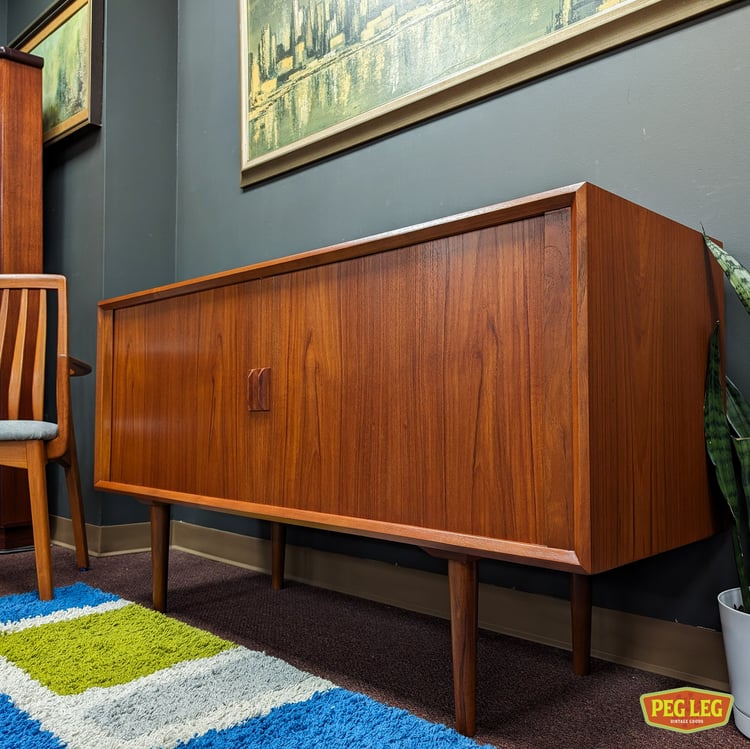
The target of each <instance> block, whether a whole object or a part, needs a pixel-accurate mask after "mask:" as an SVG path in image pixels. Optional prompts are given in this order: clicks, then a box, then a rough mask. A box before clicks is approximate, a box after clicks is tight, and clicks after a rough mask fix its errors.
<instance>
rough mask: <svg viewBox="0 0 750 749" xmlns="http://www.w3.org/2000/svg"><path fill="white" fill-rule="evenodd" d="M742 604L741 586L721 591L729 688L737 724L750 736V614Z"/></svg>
mask: <svg viewBox="0 0 750 749" xmlns="http://www.w3.org/2000/svg"><path fill="white" fill-rule="evenodd" d="M741 603H742V596H741V595H740V589H739V588H732V589H731V590H725V591H724V592H723V593H719V617H720V618H721V630H722V633H723V635H724V653H725V654H726V657H727V669H728V671H729V688H730V690H731V692H732V694H733V695H734V723H735V725H736V726H737V729H738V730H739V731H740V732H741V733H743V734H744V735H745V736H748V737H750V613H745V612H744V611H739V610H737V609H736V608H735V606H739V605H740V604H741Z"/></svg>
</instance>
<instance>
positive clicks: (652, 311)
mask: <svg viewBox="0 0 750 749" xmlns="http://www.w3.org/2000/svg"><path fill="white" fill-rule="evenodd" d="M722 314H723V285H722V279H721V273H720V271H719V270H718V267H717V266H716V265H715V264H714V263H713V261H712V260H710V259H709V257H708V255H707V253H706V252H705V251H704V248H703V242H702V238H701V235H700V234H699V233H698V232H696V231H694V230H691V229H689V228H686V227H684V226H681V225H679V224H677V223H675V222H673V221H670V220H668V219H665V218H663V217H661V216H658V215H657V214H655V213H652V212H650V211H648V210H646V209H644V208H641V207H639V206H637V205H635V204H633V203H630V202H628V201H625V200H623V199H621V198H618V197H616V196H614V195H612V194H611V193H608V192H605V191H603V190H601V189H599V188H597V187H594V186H593V185H590V184H588V183H583V184H580V185H573V186H571V187H566V188H562V189H559V190H554V191H550V192H547V193H542V194H540V195H536V196H531V197H529V198H524V199H520V200H516V201H511V202H508V203H503V204H500V205H497V206H492V207H489V208H485V209H482V210H479V211H473V212H469V213H466V214H462V215H459V216H454V217H451V218H448V219H444V220H440V221H435V222H431V223H428V224H423V225H420V226H417V227H412V228H409V229H405V230H402V231H397V232H390V233H387V234H383V235H380V236H377V237H372V238H368V239H364V240H358V241H355V242H349V243H346V244H341V245H337V246H334V247H331V248H326V249H323V250H318V251H314V252H308V253H304V254H300V255H295V256H292V257H290V258H284V259H280V260H274V261H270V262H266V263H260V264H257V265H254V266H249V267H246V268H241V269H238V270H236V271H229V272H224V273H218V274H214V275H212V276H206V277H203V278H200V279H195V280H192V281H185V282H181V283H177V284H171V285H169V286H164V287H160V288H157V289H151V290H148V291H144V292H141V293H136V294H130V295H127V296H122V297H118V298H116V299H110V300H106V301H103V302H101V303H100V305H99V341H98V343H99V348H98V362H97V418H96V464H95V483H96V486H97V487H98V488H100V489H107V490H111V491H115V492H122V493H127V494H131V495H134V496H137V497H141V498H143V499H146V500H147V501H153V502H157V503H158V505H157V506H158V507H163V506H168V504H170V503H178V504H188V505H198V506H201V507H206V508H209V509H215V510H220V511H225V512H232V513H238V514H243V515H252V516H255V517H260V518H265V519H268V520H271V521H272V522H274V523H297V524H302V525H308V526H313V527H319V528H327V529H333V530H341V531H346V532H350V533H356V534H362V535H366V536H372V537H377V538H385V539H391V540H396V541H404V542H407V543H413V544H416V545H418V546H420V547H423V548H425V549H428V550H431V551H432V552H435V553H439V554H445V555H447V556H449V558H451V559H452V560H453V561H452V562H451V569H452V570H453V572H452V574H451V578H452V580H455V581H457V582H455V584H454V583H453V582H452V583H451V591H452V592H451V599H452V609H453V610H454V616H460V618H461V621H460V622H459V623H457V625H456V626H455V627H454V655H455V656H456V658H459V659H460V662H458V663H457V662H456V661H455V660H454V673H455V677H456V683H457V684H458V685H460V687H459V688H460V690H461V692H462V694H465V693H466V692H467V690H468V691H471V690H470V689H469V686H468V683H469V682H470V681H473V679H474V676H473V673H474V672H473V666H470V665H468V664H467V661H466V658H467V657H468V658H469V659H472V658H473V657H474V656H473V655H471V653H472V652H473V651H472V645H471V643H470V642H468V641H467V638H468V639H469V640H471V639H472V635H471V632H472V630H475V629H476V624H475V622H474V621H473V620H472V619H471V615H470V614H468V613H466V612H469V611H471V609H472V606H473V603H472V599H471V594H469V593H467V588H470V587H472V585H473V586H474V587H475V582H474V583H471V585H470V584H468V583H469V582H470V581H471V580H474V581H475V578H476V573H475V570H474V572H472V569H473V568H474V567H475V560H476V559H477V558H481V557H492V558H499V559H507V560H512V561H515V562H521V563H526V564H533V565H539V566H543V567H549V568H554V569H560V570H567V571H570V572H573V573H575V574H576V575H580V576H582V578H583V580H584V582H583V583H581V581H578V582H574V588H573V589H572V592H573V596H572V600H573V621H574V627H575V628H576V629H577V631H576V632H575V633H574V642H575V643H577V645H576V650H577V652H576V654H574V660H575V662H576V670H581V671H585V669H586V667H587V658H588V653H587V652H584V653H581V652H580V651H581V649H582V648H584V649H586V648H587V647H588V646H587V644H586V643H587V642H588V641H589V638H590V606H591V599H590V586H589V592H588V593H587V592H586V591H587V585H586V582H588V581H586V580H585V577H583V576H585V575H590V574H594V573H597V572H601V571H603V570H607V569H610V568H613V567H616V566H619V565H622V564H626V563H628V562H632V561H635V560H637V559H641V558H644V557H647V556H651V555H654V554H658V553H660V552H662V551H666V550H668V549H673V548H675V547H677V546H681V545H683V544H687V543H690V542H692V541H696V540H698V539H701V538H705V537H707V536H709V535H710V534H712V533H713V532H714V531H715V530H716V527H717V526H716V522H715V518H714V513H713V509H712V504H711V501H710V496H709V482H708V474H707V470H706V463H705V453H704V447H703V416H702V403H703V380H704V370H705V360H706V351H707V341H708V338H709V335H710V331H711V328H712V325H713V322H714V321H715V320H716V319H719V318H720V317H721V315H722ZM260 372H263V373H264V374H263V378H264V379H263V385H262V387H260V386H259V385H258V383H259V382H260V375H259V373H260ZM248 383H250V385H249V384H248ZM259 405H262V406H263V408H259ZM160 522H163V518H162V521H160ZM163 534H164V530H163V529H162V531H161V536H160V538H161V539H162V540H161V541H160V542H159V543H160V544H161V546H163V545H164V543H165V542H164V535H163ZM161 546H159V548H161ZM160 554H163V550H162V551H161V552H160ZM277 554H278V549H275V555H277ZM456 555H458V556H456ZM282 564H283V563H282ZM274 566H275V567H276V566H278V565H277V564H275V565H274ZM163 567H164V568H162V567H161V566H159V570H158V574H159V575H164V576H165V574H166V571H165V568H166V561H164V565H163ZM277 583H278V579H277ZM156 584H157V583H156V582H155V585H156ZM158 585H159V586H160V590H162V589H163V591H162V592H163V594H164V596H165V595H166V588H165V585H166V582H165V580H162V581H160V582H159V583H158ZM160 595H161V594H160ZM473 595H474V596H475V595H476V593H475V592H474V594H473ZM162 603H163V601H162ZM456 612H464V613H458V614H457V613H456ZM587 622H588V624H587ZM587 627H588V629H589V632H588V633H587V632H586V629H587ZM455 633H458V634H455ZM461 653H469V655H468V656H461V655H460V654H461ZM467 674H468V676H467ZM467 699H468V703H471V704H468V703H466V704H463V705H459V701H457V710H458V712H457V715H458V719H459V725H460V726H461V727H462V730H465V731H469V730H470V729H471V725H472V724H473V717H472V716H473V712H472V711H473V700H474V698H473V692H472V694H471V695H469V696H468V697H467Z"/></svg>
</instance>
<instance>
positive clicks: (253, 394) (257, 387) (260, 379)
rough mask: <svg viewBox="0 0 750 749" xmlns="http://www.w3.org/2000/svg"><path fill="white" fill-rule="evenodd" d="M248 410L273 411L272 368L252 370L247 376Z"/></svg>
mask: <svg viewBox="0 0 750 749" xmlns="http://www.w3.org/2000/svg"><path fill="white" fill-rule="evenodd" d="M247 410H248V411H270V410H271V368H270V367H261V368H260V369H251V370H250V372H249V373H248V375H247Z"/></svg>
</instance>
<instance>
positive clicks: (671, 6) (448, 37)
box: [239, 0, 736, 186]
mask: <svg viewBox="0 0 750 749" xmlns="http://www.w3.org/2000/svg"><path fill="white" fill-rule="evenodd" d="M732 2H736V0H327V1H326V2H319V0H240V2H239V9H240V24H239V26H240V89H241V91H240V96H241V107H240V116H241V124H240V137H241V149H240V150H241V154H242V156H241V159H242V164H241V184H242V185H243V186H247V185H250V184H253V183H256V182H259V181H261V180H265V179H268V178H271V177H274V176H276V175H278V174H281V173H283V172H286V171H289V170H291V169H295V168H297V167H300V166H303V165H304V164H307V163H309V162H311V161H315V160H317V159H321V158H324V157H327V156H330V155H332V154H334V153H336V152H338V151H341V150H344V149H347V148H350V147H352V146H355V145H358V144H360V143H363V142H365V141H367V140H370V139H372V138H377V137H380V136H382V135H385V134H387V133H389V132H392V131H394V130H397V129H399V128H402V127H405V126H408V125H412V124H414V123H416V122H418V121H420V120H423V119H425V118H428V117H431V116H434V115H437V114H440V113H442V112H445V111H448V110H450V109H453V108H455V107H458V106H462V105H464V104H467V103H469V102H472V101H476V100H478V99H481V98H483V97H486V96H490V95H492V94H496V93H498V92H499V91H502V90H503V89H507V88H509V87H511V86H517V85H519V84H521V83H524V82H526V81H530V80H532V79H534V78H538V77H539V76H542V75H545V74H548V73H550V72H552V71H554V70H557V69H559V68H562V67H565V66H567V65H571V64H573V63H576V62H579V61H581V60H584V59H586V58H589V57H592V56H594V55H597V54H600V53H602V52H605V51H607V50H611V49H613V48H615V47H617V46H619V45H622V44H626V43H628V42H632V41H634V40H636V39H639V38H641V37H644V36H646V35H648V34H651V33H654V32H656V31H661V30H663V29H666V28H668V27H670V26H673V25H675V24H678V23H680V22H683V21H685V20H687V19H690V18H693V17H695V16H697V15H699V14H701V13H705V12H708V11H710V10H713V9H716V8H719V7H720V6H724V5H729V4H731V3H732Z"/></svg>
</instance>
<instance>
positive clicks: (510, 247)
mask: <svg viewBox="0 0 750 749" xmlns="http://www.w3.org/2000/svg"><path fill="white" fill-rule="evenodd" d="M569 246H570V211H569V209H565V210H562V211H553V212H550V213H548V214H546V215H541V216H538V217H534V218H530V219H528V220H523V221H515V222H512V223H506V224H503V225H499V226H496V227H490V228H485V229H481V230H478V231H473V232H468V233H465V234H462V235H457V236H451V237H447V238H444V239H439V240H435V241H431V242H425V243H420V244H416V245H413V246H407V247H403V248H399V249H396V250H392V251H387V252H381V253H378V254H373V255H368V256H364V257H358V258H355V259H350V260H345V261H342V262H338V263H334V264H330V265H321V266H319V267H313V268H307V269H304V270H299V271H295V272H291V273H287V274H283V275H279V276H277V277H275V278H269V279H265V280H263V281H262V284H263V285H264V289H266V290H269V291H270V293H269V294H265V293H264V298H265V299H266V300H268V299H269V298H270V299H271V300H272V304H273V312H272V314H271V319H272V320H273V326H272V340H271V342H270V348H271V350H272V352H273V361H272V363H271V364H270V366H271V368H272V375H273V384H272V396H271V405H270V411H269V414H268V415H267V416H270V424H271V426H270V436H269V439H270V448H269V452H270V454H271V455H272V456H273V460H272V461H270V463H269V465H268V471H269V484H268V489H269V496H268V501H269V502H271V503H272V504H277V505H280V506H285V507H293V508H300V509H308V510H309V509H313V510H316V511H319V512H322V513H329V514H334V515H342V516H346V517H354V518H367V519H372V520H381V521H386V522H395V523H403V524H406V525H415V526H419V527H427V528H435V529H441V530H450V531H454V532H457V533H466V534H472V535H477V536H483V537H490V538H500V539H508V540H514V541H522V542H529V543H536V544H544V545H549V546H553V547H558V548H563V549H572V548H573V531H572V528H573V522H572V513H573V498H572V493H573V479H572V470H573V468H572V458H571V452H572V449H573V434H572V429H573V427H572V422H573V418H572V405H571V367H572V363H571V356H572V355H571V309H572V302H571V264H570V252H569Z"/></svg>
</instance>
